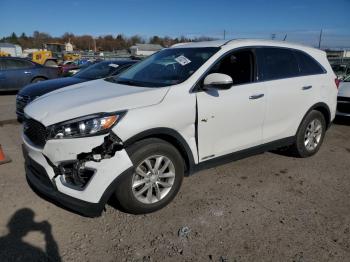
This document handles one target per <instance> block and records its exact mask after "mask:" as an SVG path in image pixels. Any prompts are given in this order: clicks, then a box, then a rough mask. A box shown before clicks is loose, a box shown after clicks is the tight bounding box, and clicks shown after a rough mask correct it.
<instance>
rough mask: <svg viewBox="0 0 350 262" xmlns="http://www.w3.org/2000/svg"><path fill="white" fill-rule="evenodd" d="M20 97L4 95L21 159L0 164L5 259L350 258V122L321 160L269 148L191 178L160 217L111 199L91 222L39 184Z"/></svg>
mask: <svg viewBox="0 0 350 262" xmlns="http://www.w3.org/2000/svg"><path fill="white" fill-rule="evenodd" d="M13 102H14V96H6V97H4V96H3V97H0V109H1V118H0V144H1V145H2V146H3V149H4V151H5V153H6V154H7V155H8V156H10V157H11V158H12V162H11V163H9V164H5V165H1V166H0V210H1V211H0V261H6V260H7V259H8V260H10V261H12V260H16V261H17V260H18V261H46V260H48V258H50V259H49V260H52V261H299V262H301V261H349V257H350V201H349V200H350V174H349V170H350V120H349V121H346V120H343V121H340V122H338V123H337V124H334V125H333V126H332V127H331V129H330V130H329V132H328V133H327V136H326V138H325V141H324V144H323V147H322V148H321V150H320V152H319V153H318V154H317V155H316V156H314V157H312V158H308V159H296V158H292V157H287V156H282V155H278V154H275V153H265V154H260V155H257V156H253V157H250V158H246V159H244V160H240V161H236V162H233V163H230V164H227V165H223V166H220V167H217V168H213V169H209V170H205V171H202V172H200V173H198V174H195V175H193V176H191V177H188V178H186V179H185V180H184V182H183V185H182V188H181V190H180V192H179V194H178V196H177V197H176V198H175V200H174V201H173V202H172V203H171V204H170V205H168V206H167V207H165V208H164V209H162V210H160V211H158V212H155V213H153V214H148V215H138V216H135V215H129V214H125V213H122V212H121V211H119V210H116V209H114V208H113V207H111V206H107V208H106V212H105V213H104V214H103V215H102V216H101V217H99V218H95V219H91V218H85V217H81V216H79V215H76V214H73V213H70V212H68V211H66V210H63V209H61V208H59V207H56V206H54V205H53V204H51V203H48V202H46V201H44V200H42V199H41V198H39V197H38V196H37V195H36V194H35V193H33V192H32V191H31V190H30V188H29V187H28V185H27V183H26V181H25V177H24V175H25V174H24V168H23V158H22V155H21V150H20V148H21V140H20V129H21V126H20V125H19V124H15V122H14V121H5V122H4V121H3V120H8V119H9V118H6V117H7V116H13V113H12V112H13V110H14V105H13ZM6 105H8V106H6ZM3 109H4V110H3ZM3 112H4V113H3ZM183 227H188V228H185V229H187V231H188V232H185V233H183V234H179V230H180V231H181V229H182V228H183ZM183 231H186V230H183ZM181 232H182V231H181ZM181 232H180V233H181ZM186 233H187V234H186ZM179 235H180V236H179Z"/></svg>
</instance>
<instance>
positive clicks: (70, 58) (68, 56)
mask: <svg viewBox="0 0 350 262" xmlns="http://www.w3.org/2000/svg"><path fill="white" fill-rule="evenodd" d="M80 58H81V55H80V54H74V53H65V54H64V55H63V61H74V60H77V59H80Z"/></svg>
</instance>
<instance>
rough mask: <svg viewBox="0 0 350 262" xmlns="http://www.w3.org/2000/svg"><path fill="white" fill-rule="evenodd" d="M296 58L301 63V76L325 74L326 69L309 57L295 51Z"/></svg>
mask: <svg viewBox="0 0 350 262" xmlns="http://www.w3.org/2000/svg"><path fill="white" fill-rule="evenodd" d="M295 55H296V58H297V60H298V63H299V69H300V74H301V75H316V74H322V73H324V69H323V68H322V67H321V66H320V65H319V63H317V62H316V61H315V59H313V58H312V57H310V56H309V55H307V54H305V53H303V52H300V51H295Z"/></svg>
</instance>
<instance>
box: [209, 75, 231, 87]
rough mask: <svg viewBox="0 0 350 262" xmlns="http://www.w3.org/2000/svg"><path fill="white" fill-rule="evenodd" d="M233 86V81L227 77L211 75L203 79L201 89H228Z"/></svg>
mask: <svg viewBox="0 0 350 262" xmlns="http://www.w3.org/2000/svg"><path fill="white" fill-rule="evenodd" d="M232 84H233V80H232V78H231V77H230V76H229V75H226V74H219V73H213V74H210V75H207V76H206V78H205V79H204V83H203V87H204V89H206V88H208V87H212V88H217V89H230V88H231V86H232Z"/></svg>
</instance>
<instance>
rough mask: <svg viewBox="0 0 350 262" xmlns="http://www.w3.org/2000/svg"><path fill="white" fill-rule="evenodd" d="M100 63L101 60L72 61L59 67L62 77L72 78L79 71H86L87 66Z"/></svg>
mask: <svg viewBox="0 0 350 262" xmlns="http://www.w3.org/2000/svg"><path fill="white" fill-rule="evenodd" d="M98 62H101V60H99V61H97V60H94V61H92V60H86V59H77V60H74V61H70V62H67V63H65V64H63V65H62V66H61V75H62V76H64V77H67V76H73V75H75V74H76V73H78V72H79V71H80V70H83V69H86V68H88V67H89V66H91V65H93V64H95V63H98Z"/></svg>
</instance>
